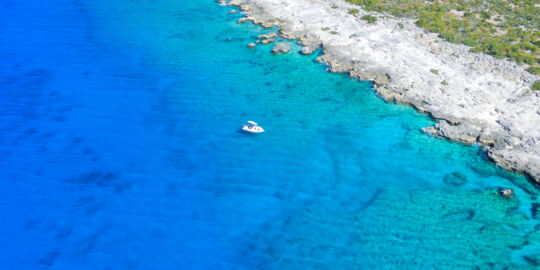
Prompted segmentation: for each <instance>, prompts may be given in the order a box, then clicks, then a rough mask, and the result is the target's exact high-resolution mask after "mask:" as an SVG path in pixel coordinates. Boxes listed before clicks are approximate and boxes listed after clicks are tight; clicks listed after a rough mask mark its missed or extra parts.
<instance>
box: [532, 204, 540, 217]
mask: <svg viewBox="0 0 540 270" xmlns="http://www.w3.org/2000/svg"><path fill="white" fill-rule="evenodd" d="M531 216H532V218H533V219H537V218H540V203H533V204H532V205H531Z"/></svg>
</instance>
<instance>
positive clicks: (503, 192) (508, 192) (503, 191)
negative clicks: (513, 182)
mask: <svg viewBox="0 0 540 270" xmlns="http://www.w3.org/2000/svg"><path fill="white" fill-rule="evenodd" d="M497 193H498V194H499V196H501V197H503V198H506V199H511V198H514V190H513V189H511V188H499V189H498V190H497Z"/></svg>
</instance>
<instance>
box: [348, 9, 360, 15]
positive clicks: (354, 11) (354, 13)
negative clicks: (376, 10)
mask: <svg viewBox="0 0 540 270" xmlns="http://www.w3.org/2000/svg"><path fill="white" fill-rule="evenodd" d="M358 12H360V10H358V9H357V8H351V9H349V14H352V15H356V14H358Z"/></svg>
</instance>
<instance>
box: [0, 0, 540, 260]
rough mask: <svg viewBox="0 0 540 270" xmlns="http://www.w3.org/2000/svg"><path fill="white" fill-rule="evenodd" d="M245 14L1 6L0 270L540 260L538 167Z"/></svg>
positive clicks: (139, 5)
mask: <svg viewBox="0 0 540 270" xmlns="http://www.w3.org/2000/svg"><path fill="white" fill-rule="evenodd" d="M230 9H231V8H230V7H221V6H219V5H217V4H215V3H214V1H212V0H199V1H194V0H193V1H191V0H184V1H175V0H154V1H142V0H140V1H129V0H116V1H104V0H89V1H79V0H50V1H17V0H4V1H2V2H0V153H1V158H0V213H2V222H1V223H0V224H1V225H0V243H2V245H1V246H0V268H1V269H43V268H44V269H47V268H51V269H372V268H389V269H405V268H408V269H410V268H413V269H432V268H439V269H451V268H452V269H470V268H473V267H475V266H477V267H480V268H481V269H486V268H490V267H492V268H496V269H503V268H504V267H512V268H514V269H515V268H518V267H520V268H524V269H526V268H530V269H533V268H535V267H538V263H540V251H539V250H540V244H539V243H540V233H539V230H538V224H539V222H538V219H539V218H540V213H538V216H537V215H536V213H535V212H534V211H532V209H533V208H534V207H533V204H534V203H538V199H537V196H538V194H539V192H538V190H537V189H536V188H535V187H533V186H532V185H530V184H529V183H528V182H527V179H525V177H523V176H521V175H517V174H513V173H509V172H506V171H503V170H501V169H500V168H498V167H496V166H495V165H493V164H491V163H489V162H487V161H486V160H485V159H484V157H483V155H482V153H481V151H480V149H479V148H478V147H475V146H464V145H461V144H457V143H452V142H448V141H445V140H441V139H437V138H432V137H430V136H428V135H426V134H423V133H422V132H421V131H420V128H421V127H424V126H427V125H431V124H433V121H432V120H430V119H429V118H428V117H426V116H424V115H422V114H420V113H417V112H415V111H414V110H413V109H411V108H409V107H406V106H402V105H395V104H387V103H384V102H383V101H382V100H381V99H380V98H378V97H377V96H376V95H375V94H374V93H373V91H372V89H371V84H370V83H369V82H358V81H355V80H353V79H350V78H348V77H346V76H345V75H339V74H330V73H328V72H326V71H325V67H324V66H323V65H321V64H318V63H314V61H313V60H314V58H315V56H301V55H300V54H298V53H297V52H298V50H299V47H298V46H297V45H295V44H293V42H291V44H292V45H293V51H292V53H289V54H286V55H278V56H274V55H272V54H271V53H270V49H271V46H257V47H256V48H255V49H253V50H250V49H248V48H247V47H246V45H247V44H248V43H250V42H252V41H254V40H255V39H256V36H257V35H258V34H261V33H265V32H268V31H273V30H265V29H262V28H261V27H259V26H256V25H253V24H249V23H248V24H242V25H240V24H237V23H236V20H237V19H238V18H239V17H240V16H241V15H239V14H228V11H229V10H230ZM246 120H255V121H257V122H259V123H260V124H261V125H262V126H263V127H264V128H265V129H266V130H267V132H266V133H264V134H261V135H255V136H254V135H247V134H243V133H240V132H239V127H240V126H241V124H243V123H244V122H245V121H246ZM454 172H459V173H460V174H462V175H464V176H465V177H466V179H467V182H466V184H464V185H462V186H457V187H455V186H452V185H449V184H447V183H445V181H444V179H445V177H446V178H447V179H449V177H450V175H451V174H452V173H454ZM500 186H504V187H511V188H514V189H515V190H516V195H517V196H516V198H515V199H512V200H505V199H502V198H500V197H498V196H497V195H496V192H495V190H496V188H497V187H500Z"/></svg>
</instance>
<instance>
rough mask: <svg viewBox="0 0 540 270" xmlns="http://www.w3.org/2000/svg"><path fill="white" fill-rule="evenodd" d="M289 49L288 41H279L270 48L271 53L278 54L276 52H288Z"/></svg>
mask: <svg viewBox="0 0 540 270" xmlns="http://www.w3.org/2000/svg"><path fill="white" fill-rule="evenodd" d="M290 50H291V45H289V44H288V43H284V42H280V43H278V44H276V45H275V46H274V48H272V53H274V54H278V53H288V52H289V51H290Z"/></svg>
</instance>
